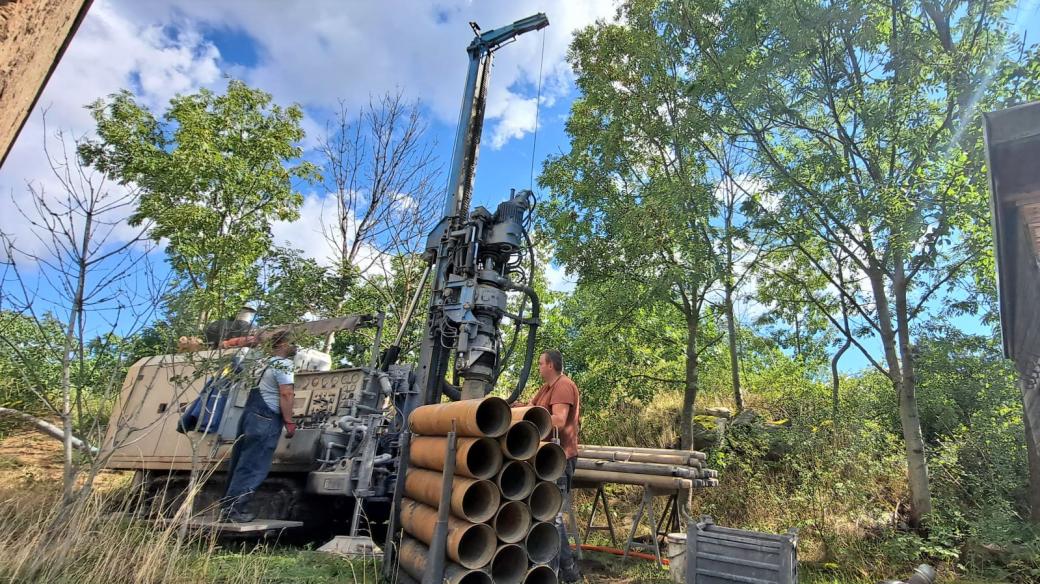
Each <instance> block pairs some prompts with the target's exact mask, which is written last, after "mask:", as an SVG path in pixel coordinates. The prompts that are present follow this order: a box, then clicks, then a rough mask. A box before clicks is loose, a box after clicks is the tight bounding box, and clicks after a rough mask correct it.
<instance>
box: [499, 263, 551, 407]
mask: <svg viewBox="0 0 1040 584" xmlns="http://www.w3.org/2000/svg"><path fill="white" fill-rule="evenodd" d="M502 286H503V287H504V288H507V289H509V290H516V291H518V292H523V293H524V294H526V295H527V297H528V298H530V299H531V318H530V319H529V320H528V321H527V325H528V327H530V328H529V329H528V332H527V354H525V355H524V368H523V369H521V370H520V379H518V380H517V382H516V387H515V388H513V393H511V394H509V397H508V398H506V401H507V402H509V403H513V402H515V401H516V399H517V398H518V397H520V392H522V391H523V390H524V386H526V385H527V378H528V377H530V375H531V362H532V361H533V360H534V349H535V343H537V342H538V338H537V336H536V335H535V333H536V332H537V331H538V325H539V324H541V322H540V321H539V320H538V318H539V317H540V316H541V313H542V308H541V304H540V303H539V302H538V294H537V293H536V292H535V291H534V289H533V288H531V287H530V286H521V285H519V284H514V283H512V282H510V281H508V280H507V281H505V282H502Z"/></svg>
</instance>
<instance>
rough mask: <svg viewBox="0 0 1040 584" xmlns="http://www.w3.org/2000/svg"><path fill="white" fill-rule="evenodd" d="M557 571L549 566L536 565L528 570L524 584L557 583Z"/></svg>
mask: <svg viewBox="0 0 1040 584" xmlns="http://www.w3.org/2000/svg"><path fill="white" fill-rule="evenodd" d="M557 582H559V580H558V579H557V578H556V573H555V572H553V571H552V568H550V567H549V566H535V567H533V568H531V569H530V570H528V572H527V577H526V578H524V584H557Z"/></svg>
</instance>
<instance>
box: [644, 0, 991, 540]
mask: <svg viewBox="0 0 1040 584" xmlns="http://www.w3.org/2000/svg"><path fill="white" fill-rule="evenodd" d="M1009 5H1010V3H1008V2H996V3H976V2H967V1H957V0H952V1H946V2H932V1H924V2H909V3H884V2H874V1H870V0H857V1H850V2H840V3H836V4H835V3H820V2H812V1H801V0H793V1H792V0H776V1H771V2H761V1H758V0H755V1H749V0H745V1H737V2H728V3H721V2H716V1H715V0H706V1H700V0H691V1H676V2H669V3H667V4H664V5H662V7H661V8H660V13H661V19H660V20H661V22H660V24H661V27H660V28H661V30H663V31H665V34H666V36H667V37H668V38H669V39H671V41H672V42H674V44H675V46H676V47H678V48H681V49H682V50H683V51H684V52H685V54H686V57H687V58H686V60H685V61H684V65H685V66H686V67H687V68H688V69H687V70H688V71H689V72H690V77H691V78H693V79H695V80H696V83H697V84H699V86H700V88H701V90H702V91H703V93H702V94H701V95H703V96H704V97H703V98H702V101H703V103H705V104H706V106H705V107H707V108H709V109H712V110H716V111H719V112H724V114H725V115H724V116H723V119H724V120H726V121H727V122H728V123H733V124H735V126H736V130H738V131H739V132H740V133H741V134H742V135H743V136H745V137H746V138H747V139H748V141H749V142H750V146H752V147H753V148H755V150H756V152H757V155H758V157H759V159H760V160H761V161H762V163H763V166H764V168H766V169H767V171H768V178H769V180H770V181H771V182H772V183H773V185H774V187H775V189H776V191H777V193H779V194H780V196H781V201H780V204H779V205H778V206H777V211H776V213H777V214H778V218H777V220H776V221H775V224H776V225H778V226H780V227H781V230H780V231H778V235H779V236H780V237H782V238H784V239H786V240H788V241H789V242H791V243H794V244H795V245H800V246H802V244H808V243H809V242H810V240H811V241H812V242H813V243H812V244H811V245H804V246H802V247H799V248H798V251H799V253H800V254H802V255H803V256H804V257H805V258H806V259H807V260H808V261H809V262H811V263H812V265H814V266H816V268H817V270H818V271H819V272H820V273H821V274H823V275H825V276H827V277H828V279H829V280H830V282H829V284H830V286H831V287H833V289H834V290H835V293H836V294H837V295H839V296H840V297H841V298H842V303H841V304H844V305H845V306H847V308H848V310H849V312H850V314H852V315H853V316H854V318H855V319H856V320H857V321H858V322H859V323H860V324H861V325H863V326H866V327H869V330H870V333H869V336H872V337H874V338H876V339H878V340H879V341H880V344H881V347H882V350H881V352H880V354H875V353H876V352H875V351H870V350H865V351H864V354H865V355H866V356H867V358H868V359H869V360H870V361H871V362H872V364H873V365H874V366H875V367H877V368H878V369H879V370H881V371H883V372H884V373H885V375H887V376H888V378H889V379H890V380H891V383H892V386H893V388H894V389H895V392H896V395H897V396H898V403H899V412H900V425H901V427H902V432H903V438H904V443H905V447H906V455H907V463H908V468H909V477H910V486H911V493H912V510H911V516H912V520H913V522H914V523H919V522H920V521H921V520H922V519H923V518H924V517H925V516H926V515H928V513H929V512H930V511H931V497H930V490H929V478H928V465H927V460H926V457H925V444H924V439H923V436H922V433H921V424H920V419H919V414H918V411H917V410H918V407H917V397H916V373H915V368H914V352H913V340H912V339H913V334H914V332H913V326H914V323H915V322H918V321H920V320H921V319H922V318H927V317H928V316H929V315H931V314H933V313H934V312H936V311H941V310H944V309H946V308H947V307H948V305H951V304H953V302H954V300H955V298H954V297H952V296H950V295H948V293H949V292H950V291H951V290H952V289H953V288H954V287H955V286H956V285H957V284H959V283H961V282H963V281H964V280H965V279H966V278H967V277H968V276H969V275H970V270H971V267H972V266H973V264H974V263H975V262H977V261H978V259H979V258H980V257H981V256H982V254H983V253H985V252H984V247H985V246H984V241H985V238H986V235H985V234H984V233H983V232H985V231H988V229H989V226H988V223H987V222H981V221H978V218H979V217H984V216H986V213H987V209H986V184H985V181H984V180H982V177H983V172H982V164H983V161H982V158H981V157H980V156H977V153H978V152H979V149H978V139H979V132H978V125H977V123H976V122H977V117H978V110H977V109H976V106H977V104H978V103H979V101H980V99H981V100H983V101H985V100H987V99H989V95H990V94H989V93H987V90H988V89H993V88H988V87H987V81H988V80H989V79H990V77H991V76H992V74H993V72H994V69H995V64H997V63H1000V62H1001V60H1002V59H1004V58H1005V55H1004V54H1003V51H1004V46H1005V41H1006V40H1007V38H1008V35H1009V33H1008V24H1007V22H1006V21H1005V19H1004V16H1003V15H1004V13H1005V11H1006V10H1007V8H1008V7H1009ZM998 89H999V88H998ZM719 129H720V130H721V131H734V128H733V127H727V128H719ZM835 262H839V263H843V264H844V265H847V266H848V267H849V270H850V273H849V274H848V278H847V281H846V283H845V285H842V284H841V282H838V281H837V280H836V279H835V278H834V273H833V271H832V270H831V269H830V267H831V266H832V265H833V264H834V263H835ZM940 299H941V300H940ZM834 305H835V306H837V305H838V304H837V303H835V304H834ZM832 320H838V319H832ZM860 347H861V348H862V347H863V345H860Z"/></svg>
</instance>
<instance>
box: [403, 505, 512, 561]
mask: <svg viewBox="0 0 1040 584" xmlns="http://www.w3.org/2000/svg"><path fill="white" fill-rule="evenodd" d="M436 525H437V510H436V509H434V508H433V507H430V506H429V505H423V504H422V503H419V502H418V501H413V500H411V499H403V500H402V501H401V527H403V528H404V530H405V531H406V532H408V533H409V534H411V535H412V536H413V537H415V538H416V539H418V540H419V541H421V542H423V543H425V544H427V545H429V542H431V541H433V532H434V529H435V528H436ZM496 543H497V542H496V541H495V530H493V529H491V526H489V525H486V524H484V523H469V522H468V521H463V520H462V519H459V518H457V517H452V516H449V517H448V538H447V542H446V543H445V552H446V553H447V555H448V557H449V558H451V559H452V560H454V561H455V562H458V563H459V564H460V565H461V566H462V567H464V568H472V569H477V568H481V567H483V566H484V565H485V564H487V563H488V562H490V561H491V558H493V557H494V555H495V545H496Z"/></svg>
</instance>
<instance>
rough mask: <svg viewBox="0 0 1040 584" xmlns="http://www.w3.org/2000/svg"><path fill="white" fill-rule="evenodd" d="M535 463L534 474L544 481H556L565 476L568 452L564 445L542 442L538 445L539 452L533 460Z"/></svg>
mask: <svg viewBox="0 0 1040 584" xmlns="http://www.w3.org/2000/svg"><path fill="white" fill-rule="evenodd" d="M531 462H532V463H533V465H534V474H536V475H538V478H539V479H541V480H543V481H555V480H556V479H558V478H560V477H562V476H563V473H564V471H565V470H566V465H567V453H565V452H564V451H563V447H562V446H560V445H559V444H556V443H554V442H542V443H541V444H539V445H538V452H536V453H535V455H534V460H532V461H531Z"/></svg>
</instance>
